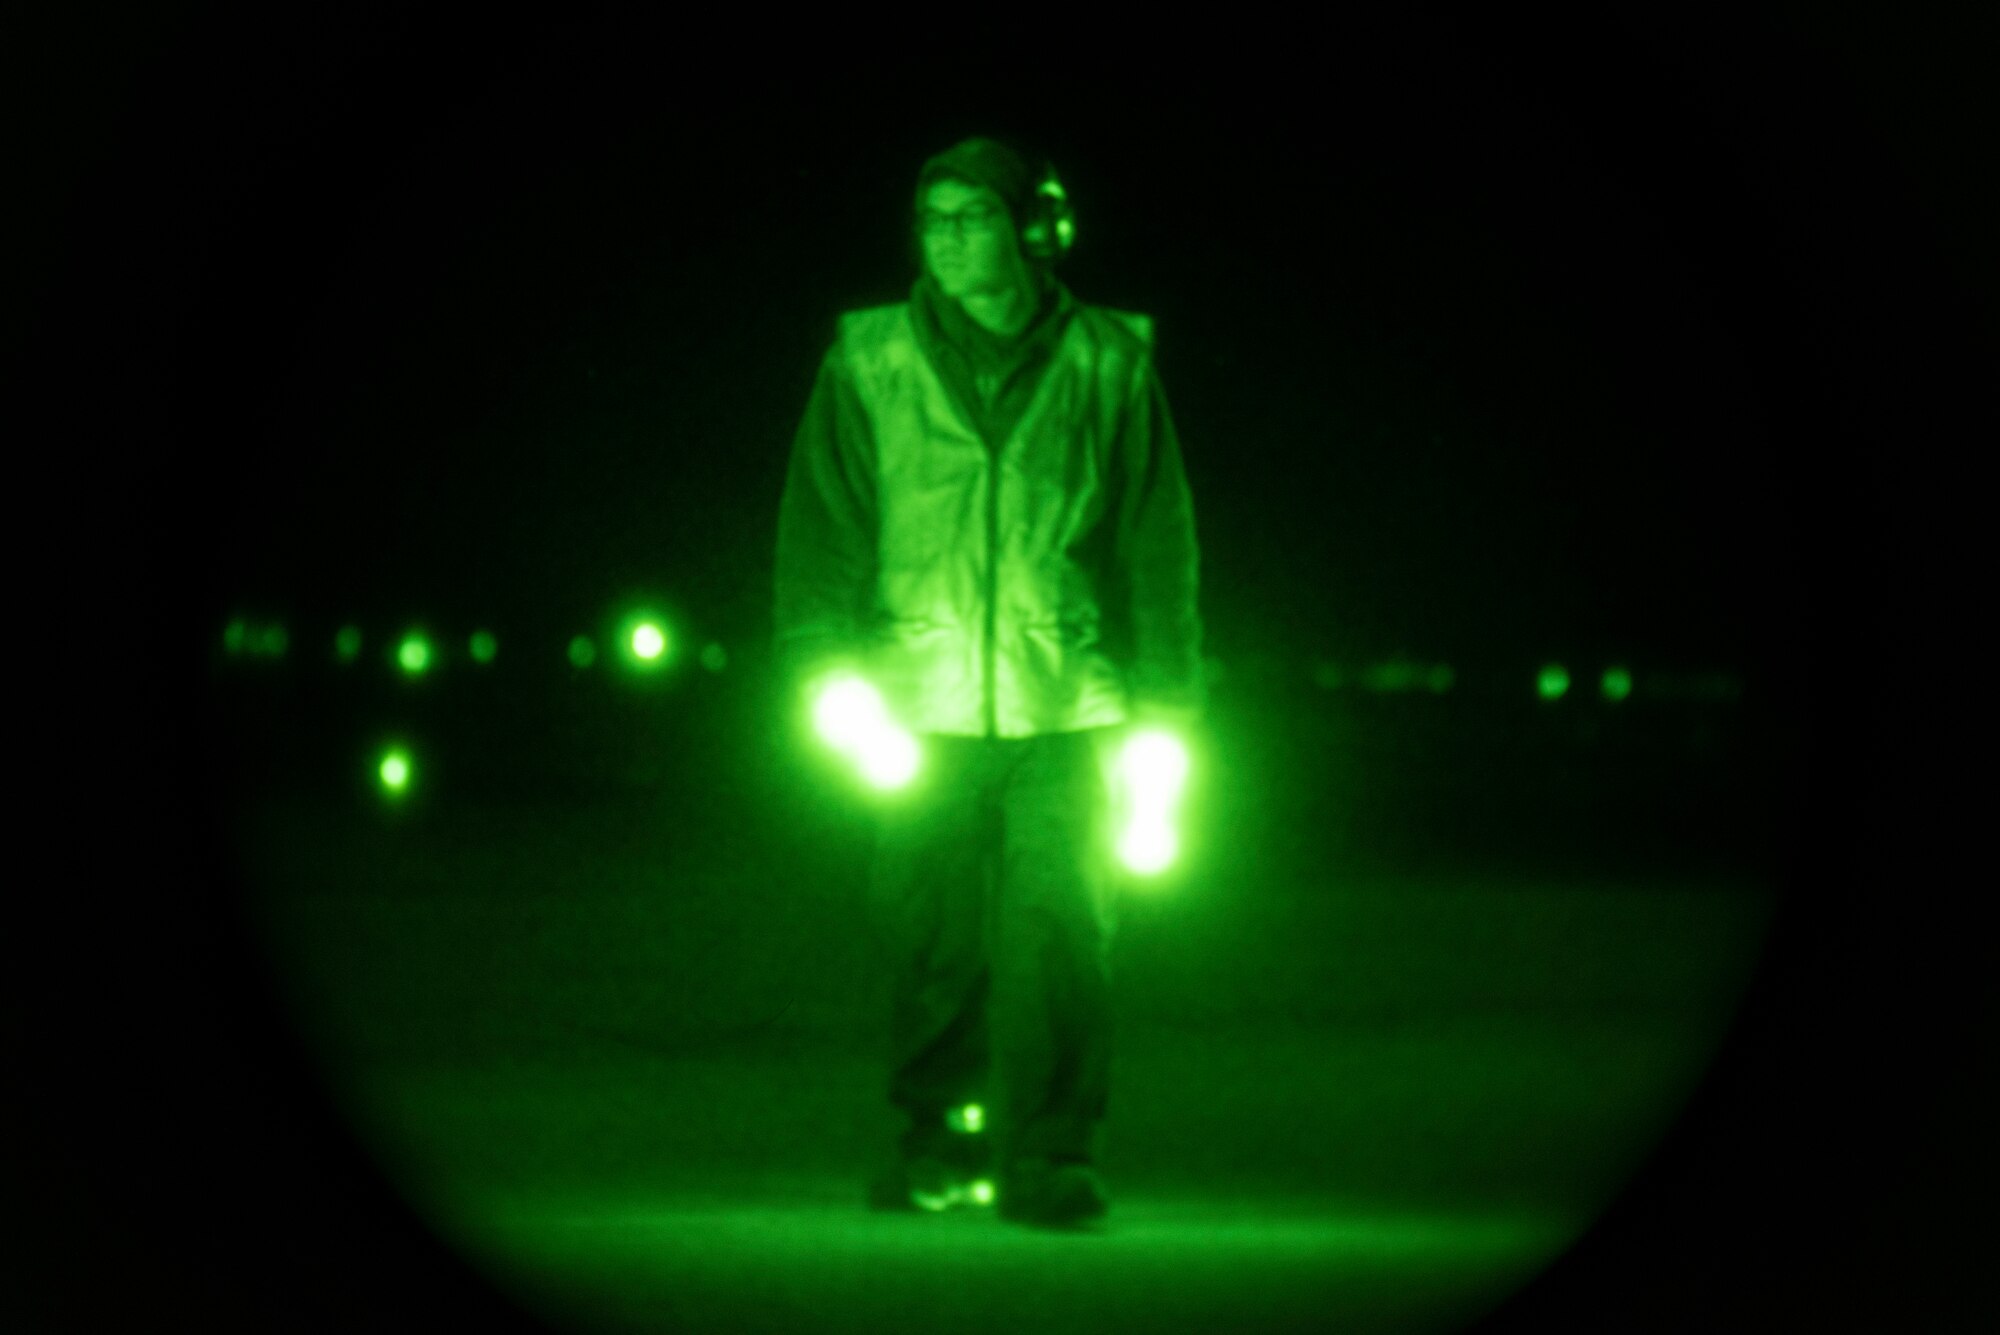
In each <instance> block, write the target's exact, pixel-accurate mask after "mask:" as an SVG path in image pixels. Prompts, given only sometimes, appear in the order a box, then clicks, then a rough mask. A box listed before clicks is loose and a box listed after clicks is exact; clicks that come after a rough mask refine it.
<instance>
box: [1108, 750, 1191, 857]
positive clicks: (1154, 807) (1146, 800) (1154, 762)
mask: <svg viewBox="0 0 2000 1335" xmlns="http://www.w3.org/2000/svg"><path fill="white" fill-rule="evenodd" d="M1188 769H1189V760H1188V751H1187V746H1186V744H1185V743H1183V742H1182V741H1181V739H1180V738H1178V737H1176V736H1174V735H1173V734H1172V733H1170V732H1165V731H1163V730H1161V729H1158V728H1144V729H1141V730H1139V731H1137V732H1135V733H1133V734H1132V735H1131V736H1130V737H1128V738H1127V739H1126V740H1125V744H1124V746H1123V747H1122V748H1120V750H1119V753H1118V764H1117V785H1118V789H1119V802H1118V807H1119V812H1118V819H1117V825H1118V841H1117V853H1118V860H1119V861H1120V862H1122V863H1123V864H1124V865H1125V867H1126V869H1127V870H1128V871H1131V872H1133V873H1134V874H1136V875H1139V876H1156V875H1158V874H1159V873H1161V872H1163V871H1165V870H1166V869H1167V868H1168V867H1170V866H1172V865H1173V863H1174V859H1175V858H1177V857H1179V856H1180V837H1179V836H1178V835H1177V834H1176V833H1175V832H1174V814H1175V809H1176V808H1177V807H1178V806H1179V805H1180V800H1181V794H1182V791H1183V790H1184V789H1185V788H1186V786H1187V776H1188Z"/></svg>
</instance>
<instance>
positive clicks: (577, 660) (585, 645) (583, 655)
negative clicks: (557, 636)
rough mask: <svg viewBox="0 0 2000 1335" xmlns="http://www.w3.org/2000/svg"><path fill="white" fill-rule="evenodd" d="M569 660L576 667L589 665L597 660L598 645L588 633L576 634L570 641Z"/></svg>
mask: <svg viewBox="0 0 2000 1335" xmlns="http://www.w3.org/2000/svg"><path fill="white" fill-rule="evenodd" d="M569 661H570V664H571V665H572V666H574V667H578V668H587V667H589V666H590V665H591V664H592V663H595V662H596V661H597V645H596V644H594V643H593V642H592V641H591V638H590V637H589V636H588V635H578V636H576V637H575V638H573V639H571V640H570V642H569Z"/></svg>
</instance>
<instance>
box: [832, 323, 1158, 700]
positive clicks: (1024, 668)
mask: <svg viewBox="0 0 2000 1335" xmlns="http://www.w3.org/2000/svg"><path fill="white" fill-rule="evenodd" d="M1151 350H1152V321H1151V320H1150V319H1149V318H1147V317H1146V316H1143V315H1135V314H1131V313H1127V312H1122V311H1111V310H1106V309H1104V308H1102V307H1095V306H1087V305H1083V304H1081V303H1079V304H1078V305H1077V306H1076V308H1075V311H1074V313H1073V314H1072V316H1071V318H1070V319H1069V321H1068V324H1067V327H1066V328H1065V330H1064V331H1063V334H1062V337H1061V340H1060V341H1059V343H1058V344H1057V346H1056V348H1055V349H1054V351H1053V353H1052V355H1051V357H1050V359H1049V361H1048V364H1047V365H1046V366H1045V367H1044V368H1043V369H1042V371H1041V373H1040V374H1041V377H1042V378H1041V383H1040V385H1039V386H1038V387H1037V389H1036V391H1035V393H1034V397H1033V399H1032V400H1031V402H1030V403H1029V405H1028V407H1027V409H1026V410H1025V411H1024V412H1023V414H1022V416H1021V418H1020V420H1019V422H1017V423H1016V424H1015V425H1014V427H1013V429H1012V431H1011V432H1010V433H1009V435H1008V437H1007V439H1006V440H1005V441H1003V442H1000V443H999V444H998V446H997V448H991V447H989V446H988V444H987V443H986V441H985V440H984V439H983V438H982V437H981V435H980V433H979V431H978V429H977V427H976V426H975V424H974V422H973V421H972V420H970V419H969V417H968V416H967V408H966V407H965V406H962V405H961V404H960V403H959V402H958V401H957V399H956V397H955V396H954V394H953V393H952V392H951V391H950V389H949V388H948V387H947V386H946V384H945V382H944V380H943V379H942V378H941V377H940V376H939V375H938V373H937V371H936V369H935V368H934V367H932V365H931V364H930V361H929V359H928V358H927V357H926V356H925V355H924V353H923V350H922V348H921V346H920V345H919V343H918V341H917V337H916V332H915V329H914V328H913V326H912V322H911V313H910V308H909V305H908V304H907V303H899V304H897V305H892V306H879V307H875V308H873V309H869V310H861V311H852V312H849V313H847V314H845V315H843V316H842V317H841V318H840V334H839V340H838V343H837V345H836V355H837V356H839V357H840V358H842V359H843V361H844V363H845V365H846V367H847V370H848V372H849V374H850V376H851V379H852V382H853V384H854V386H855V389H856V392H857V394H858V396H859V398H860V402H861V406H862V409H863V411H864V412H865V414H866V417H867V420H868V424H869V427H870V430H871V434H872V436H873V444H874V453H875V457H876V460H877V463H878V473H877V490H876V504H877V510H878V518H879V524H880V530H879V536H878V555H879V565H878V569H877V575H876V581H875V589H874V594H873V599H872V603H870V604H869V606H868V612H867V624H866V626H865V627H864V628H863V631H864V643H863V644H862V645H861V646H859V648H860V651H861V658H862V662H863V663H864V664H865V669H866V671H867V674H868V676H869V678H870V680H871V681H873V682H874V683H875V685H876V686H877V687H878V688H879V689H880V690H881V691H882V693H883V695H884V698H885V699H886V700H887V702H888V704H889V707H890V709H891V711H892V712H893V713H894V714H895V716H896V718H897V720H898V721H899V722H901V723H902V724H903V725H904V726H905V727H907V728H909V729H911V730H912V731H915V732H920V733H924V732H927V733H943V734H949V735H954V736H968V737H988V736H997V737H1028V736H1034V735H1037V734H1041V733H1057V732H1073V731H1077V730H1080V729H1084V728H1096V727H1105V726H1109V725H1114V724H1118V723H1123V722H1125V721H1126V719H1127V717H1128V712H1129V708H1130V699H1129V695H1128V682H1127V680H1126V674H1125V671H1124V664H1122V663H1121V662H1120V661H1119V659H1118V656H1117V653H1116V649H1115V645H1111V644H1107V643H1106V638H1107V634H1109V635H1110V636H1111V637H1112V638H1113V639H1115V638H1116V637H1117V635H1118V633H1119V632H1118V628H1117V627H1116V626H1113V625H1108V624H1107V622H1108V621H1114V620H1116V617H1115V615H1111V614H1112V613H1113V612H1114V609H1111V608H1108V607H1107V596H1108V595H1109V594H1110V591H1111V590H1113V589H1115V588H1118V587H1122V585H1121V576H1120V572H1118V571H1117V570H1116V569H1115V568H1114V564H1115V563H1114V559H1113V558H1114V548H1115V535H1114V533H1113V531H1112V530H1113V527H1114V521H1115V518H1116V516H1115V514H1113V513H1111V511H1112V508H1113V507H1114V506H1115V505H1116V503H1117V502H1116V492H1117V489H1118V487H1119V486H1120V485H1121V484H1120V479H1119V478H1118V477H1117V476H1116V473H1117V470H1116V469H1115V468H1114V453H1113V452H1114V450H1115V449H1116V448H1117V446H1118V443H1119V440H1120V436H1119V428H1120V423H1121V420H1122V419H1123V417H1124V415H1125V413H1126V412H1127V411H1128V408H1129V406H1130V405H1132V404H1133V403H1134V402H1136V401H1137V400H1138V397H1139V396H1140V395H1142V394H1144V393H1146V392H1148V388H1149V386H1148V379H1147V377H1148V375H1149V372H1150V365H1151V362H1150V358H1151Z"/></svg>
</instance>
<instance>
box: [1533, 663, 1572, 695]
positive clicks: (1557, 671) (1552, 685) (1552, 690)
mask: <svg viewBox="0 0 2000 1335" xmlns="http://www.w3.org/2000/svg"><path fill="white" fill-rule="evenodd" d="M1535 689H1536V691H1537V692H1538V693H1539V694H1540V695H1541V697H1542V699H1544V700H1560V699H1562V697H1563V696H1565V695H1567V694H1568V693H1569V669H1567V668H1565V667H1564V666H1563V665H1562V664H1561V663H1548V664H1545V665H1544V666H1543V667H1542V671H1541V675H1540V676H1538V677H1537V678H1536V679H1535Z"/></svg>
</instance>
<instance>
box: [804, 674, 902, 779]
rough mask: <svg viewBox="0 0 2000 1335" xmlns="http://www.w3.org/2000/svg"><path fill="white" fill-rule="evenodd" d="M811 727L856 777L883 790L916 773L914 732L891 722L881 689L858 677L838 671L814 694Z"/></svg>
mask: <svg viewBox="0 0 2000 1335" xmlns="http://www.w3.org/2000/svg"><path fill="white" fill-rule="evenodd" d="M812 717H813V730H814V731H815V732H817V733H818V734H819V735H820V738H821V739H822V740H824V741H825V742H826V744H827V745H829V746H831V747H832V748H833V749H834V750H836V751H839V752H841V753H842V754H844V755H846V756H848V757H849V758H850V759H852V760H853V761H854V763H855V764H856V766H857V767H858V768H859V769H860V771H861V777H862V778H863V779H864V780H865V781H866V782H867V783H868V784H869V785H870V786H871V787H874V788H878V789H881V790H882V791H884V792H893V791H894V790H896V789H898V788H901V787H903V786H904V785H906V784H908V783H909V782H910V780H911V779H913V778H915V777H916V774H917V769H918V766H919V765H920V763H921V761H922V756H921V754H920V753H919V751H918V749H917V740H916V738H914V737H912V736H910V734H909V733H907V732H905V731H904V730H903V729H902V728H900V727H898V726H896V723H895V722H894V720H892V719H891V718H890V717H889V710H888V707H887V706H886V705H884V704H883V703H882V696H881V693H880V692H878V691H877V690H876V689H875V688H874V687H873V686H870V685H869V684H868V683H867V682H865V681H863V680H861V679H860V678H859V677H853V676H841V677H836V678H835V679H833V680H832V681H830V682H828V683H827V684H826V685H825V686H823V687H822V688H821V689H820V690H819V692H818V694H817V695H816V696H815V697H814V699H813V709H812Z"/></svg>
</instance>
